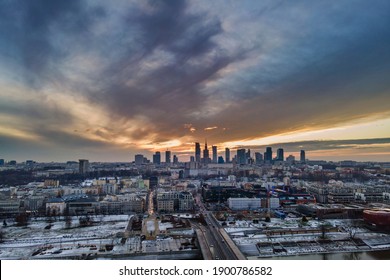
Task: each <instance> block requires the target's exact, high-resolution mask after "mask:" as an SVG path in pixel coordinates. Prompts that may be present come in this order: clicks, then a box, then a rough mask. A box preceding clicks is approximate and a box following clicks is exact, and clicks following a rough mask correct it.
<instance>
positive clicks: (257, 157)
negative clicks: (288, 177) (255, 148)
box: [255, 153, 263, 164]
mask: <svg viewBox="0 0 390 280" xmlns="http://www.w3.org/2000/svg"><path fill="white" fill-rule="evenodd" d="M255 163H256V164H262V163H263V155H262V154H261V153H255Z"/></svg>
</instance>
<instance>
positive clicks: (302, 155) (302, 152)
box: [301, 150, 306, 162]
mask: <svg viewBox="0 0 390 280" xmlns="http://www.w3.org/2000/svg"><path fill="white" fill-rule="evenodd" d="M301 162H306V153H305V151H304V150H301Z"/></svg>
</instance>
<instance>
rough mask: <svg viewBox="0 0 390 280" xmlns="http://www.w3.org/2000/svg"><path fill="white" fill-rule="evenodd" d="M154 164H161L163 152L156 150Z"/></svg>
mask: <svg viewBox="0 0 390 280" xmlns="http://www.w3.org/2000/svg"><path fill="white" fill-rule="evenodd" d="M153 164H161V153H160V152H156V153H155V154H154V155H153Z"/></svg>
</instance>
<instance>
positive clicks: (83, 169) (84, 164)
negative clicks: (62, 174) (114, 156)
mask: <svg viewBox="0 0 390 280" xmlns="http://www.w3.org/2000/svg"><path fill="white" fill-rule="evenodd" d="M88 172H89V160H87V159H79V173H80V174H86V173H88Z"/></svg>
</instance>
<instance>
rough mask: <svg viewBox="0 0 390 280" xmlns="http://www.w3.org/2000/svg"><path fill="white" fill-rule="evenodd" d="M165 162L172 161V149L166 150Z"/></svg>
mask: <svg viewBox="0 0 390 280" xmlns="http://www.w3.org/2000/svg"><path fill="white" fill-rule="evenodd" d="M165 163H171V151H165Z"/></svg>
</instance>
